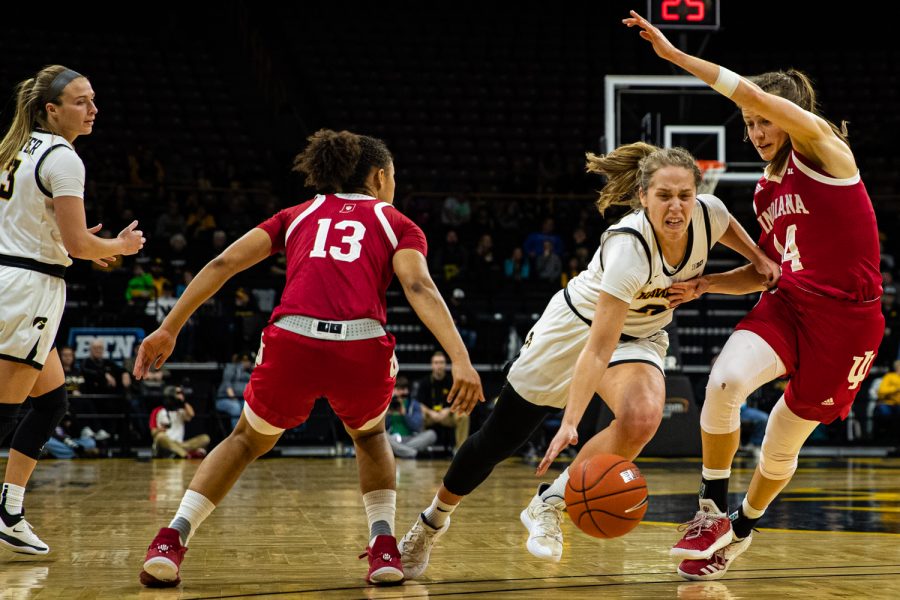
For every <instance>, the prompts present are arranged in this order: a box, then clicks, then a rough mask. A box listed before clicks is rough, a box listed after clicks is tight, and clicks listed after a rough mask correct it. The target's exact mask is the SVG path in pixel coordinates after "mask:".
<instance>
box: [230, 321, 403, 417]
mask: <svg viewBox="0 0 900 600" xmlns="http://www.w3.org/2000/svg"><path fill="white" fill-rule="evenodd" d="M394 345H395V342H394V336H392V335H391V334H390V333H388V334H387V335H385V336H383V337H379V338H371V339H366V340H353V341H335V340H321V339H315V338H310V337H305V336H302V335H299V334H297V333H294V332H292V331H287V330H285V329H281V328H280V327H276V326H274V325H269V326H268V327H266V328H265V330H264V331H263V336H262V345H261V346H260V355H261V360H260V358H259V357H258V358H257V362H258V364H257V365H256V368H254V369H253V374H252V375H251V376H250V383H249V385H247V387H246V389H245V390H244V399H245V400H246V401H247V404H249V405H250V408H251V409H252V410H253V412H254V413H256V414H257V415H258V416H259V417H261V418H262V419H263V420H265V421H266V422H267V423H269V424H270V425H272V426H274V427H280V428H282V429H290V428H292V427H296V426H297V425H300V424H301V423H303V422H305V421H306V419H307V417H309V413H310V411H311V410H312V408H313V404H314V403H315V401H316V399H317V398H322V397H324V398H326V399H327V400H328V403H329V404H330V405H331V408H332V409H334V412H335V413H336V414H337V416H338V417H340V419H341V421H342V422H343V423H344V424H345V425H347V426H348V427H351V428H353V429H359V428H360V427H361V426H362V425H364V424H365V423H367V422H368V421H370V420H372V419H374V418H376V417H378V416H379V415H381V414H382V413H384V412H385V410H387V407H388V405H389V404H390V401H391V395H392V394H393V391H394V379H395V378H394V377H392V374H391V360H392V357H393V356H394Z"/></svg>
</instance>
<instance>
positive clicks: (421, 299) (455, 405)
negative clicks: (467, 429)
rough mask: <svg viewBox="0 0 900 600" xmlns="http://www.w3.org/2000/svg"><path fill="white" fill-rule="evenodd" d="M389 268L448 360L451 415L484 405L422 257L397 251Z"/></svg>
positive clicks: (414, 252) (478, 380)
mask: <svg viewBox="0 0 900 600" xmlns="http://www.w3.org/2000/svg"><path fill="white" fill-rule="evenodd" d="M393 265H394V273H396V274H397V279H399V280H400V285H402V286H403V293H404V294H406V299H407V300H409V304H410V306H412V308H413V310H414V311H416V314H417V315H418V316H419V318H420V319H421V320H422V323H424V324H425V326H426V327H427V328H428V330H429V331H431V333H433V334H434V337H436V338H437V341H438V343H439V344H440V345H441V347H442V348H443V349H444V350H445V351H446V352H447V356H449V357H450V361H451V363H452V367H451V372H452V374H453V387H452V388H451V389H450V394H449V395H448V396H447V401H448V402H450V404H451V406H452V410H453V412H456V413H461V414H469V413H470V412H472V409H473V408H475V405H476V403H478V402H484V390H483V389H482V387H481V378H480V377H479V376H478V372H477V371H475V367H473V366H472V361H471V360H470V359H469V352H468V351H467V350H466V346H465V344H463V341H462V338H461V337H460V336H459V332H458V331H457V330H456V326H455V325H454V324H453V317H452V316H451V315H450V311H449V310H448V309H447V304H446V303H444V299H443V298H442V297H441V294H440V292H439V291H438V289H437V286H436V285H435V284H434V281H433V280H432V279H431V274H430V273H429V272H428V265H427V263H426V262H425V256H424V255H423V254H422V253H421V252H419V251H418V250H412V249H409V248H407V249H403V250H398V251H397V252H396V253H395V254H394V261H393Z"/></svg>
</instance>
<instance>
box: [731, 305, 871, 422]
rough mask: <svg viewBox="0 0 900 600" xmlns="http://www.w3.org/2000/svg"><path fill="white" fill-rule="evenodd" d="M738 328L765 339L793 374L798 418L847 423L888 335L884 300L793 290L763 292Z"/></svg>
mask: <svg viewBox="0 0 900 600" xmlns="http://www.w3.org/2000/svg"><path fill="white" fill-rule="evenodd" d="M736 329H746V330H747V331H752V332H753V333H755V334H757V335H759V336H760V337H761V338H763V339H764V340H765V341H766V342H767V343H768V344H769V345H770V346H772V348H773V349H774V350H775V352H777V353H778V356H780V357H781V360H782V361H783V362H784V366H785V368H786V369H787V374H788V375H790V376H791V380H790V382H789V383H788V386H787V389H786V390H785V393H784V399H785V402H786V403H787V405H788V407H789V408H790V409H791V410H792V411H793V412H794V413H795V414H796V415H798V416H799V417H802V418H804V419H807V420H810V421H820V422H822V423H831V422H832V421H834V420H835V419H837V418H838V417H840V418H842V419H844V418H846V417H847V414H848V413H849V412H850V405H851V404H853V399H854V398H856V394H857V393H858V392H859V390H860V389H861V387H862V382H863V381H864V380H865V378H866V375H867V374H868V373H869V368H870V367H871V366H872V362H873V361H874V360H875V356H876V355H877V353H878V346H879V345H880V344H881V338H882V337H883V336H884V316H883V315H882V314H881V303H880V302H877V301H876V302H865V303H854V302H846V301H842V300H835V299H833V298H828V297H827V296H819V295H817V294H813V293H811V292H806V291H804V290H801V289H798V288H796V287H791V288H778V289H776V290H774V291H773V292H766V293H763V295H762V297H761V298H760V300H759V302H758V303H757V304H756V306H755V307H753V310H751V311H750V312H749V313H748V314H747V316H746V317H744V319H743V320H742V321H741V322H740V323H739V324H738V326H737V327H736Z"/></svg>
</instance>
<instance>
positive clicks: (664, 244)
mask: <svg viewBox="0 0 900 600" xmlns="http://www.w3.org/2000/svg"><path fill="white" fill-rule="evenodd" d="M587 170H588V171H589V172H593V173H598V174H601V175H605V176H606V177H607V178H608V182H607V184H606V186H604V188H603V190H602V191H601V193H600V199H599V200H598V202H597V206H598V208H599V210H600V212H601V213H602V212H604V211H605V210H606V208H607V207H609V206H610V205H615V204H619V205H629V206H631V207H632V208H634V209H635V210H634V212H632V213H630V214H629V215H627V216H625V217H624V218H623V219H621V220H620V221H619V222H618V223H616V224H615V225H613V226H611V227H610V228H609V229H608V230H607V231H606V232H605V233H604V235H603V238H602V241H601V245H600V248H599V249H598V250H597V252H596V254H595V255H594V258H593V259H592V261H591V263H590V265H589V266H588V268H587V270H585V271H584V272H582V273H581V274H579V275H578V276H577V277H575V278H574V279H573V280H572V281H571V282H570V283H569V285H568V286H567V287H566V288H565V289H563V290H560V291H559V292H558V293H557V294H556V295H555V296H554V297H553V298H552V299H551V300H550V303H549V304H548V306H547V308H546V310H545V311H544V314H543V315H542V316H541V318H540V320H538V322H537V323H536V324H535V326H534V327H533V328H532V330H531V331H530V332H529V333H528V336H527V337H526V339H525V343H524V345H523V347H522V349H521V350H520V352H519V356H518V358H517V359H516V361H515V362H514V363H513V365H512V367H511V369H510V371H509V374H508V375H507V383H506V385H505V386H504V387H503V389H502V391H501V392H500V396H499V398H498V400H497V404H496V406H495V408H494V410H493V412H492V413H491V415H490V417H488V419H487V421H486V422H485V424H484V425H483V426H482V428H481V429H480V430H479V431H478V432H477V433H476V434H475V435H473V436H471V437H470V438H469V439H468V440H467V441H466V442H465V444H463V446H462V447H461V448H460V449H459V451H458V452H457V454H456V456H455V457H454V459H453V462H452V463H451V465H450V468H449V469H448V471H447V474H446V475H445V476H444V481H443V484H442V485H441V487H440V488H439V489H438V492H437V495H436V496H435V498H434V500H433V502H432V504H431V506H429V507H428V508H427V509H426V510H425V511H424V512H423V513H422V514H421V515H420V516H419V518H418V519H417V520H416V522H415V523H414V524H413V527H412V529H411V530H410V531H409V533H407V534H406V536H405V537H404V538H403V539H402V540H401V542H400V550H401V553H402V560H403V567H404V572H405V574H406V576H407V578H416V577H418V576H419V575H421V574H422V573H423V572H424V570H425V568H426V567H427V565H428V560H429V555H430V552H431V548H432V546H433V544H434V542H435V541H436V540H437V538H438V537H439V536H441V535H442V534H443V533H444V532H445V531H446V530H447V527H448V526H449V524H450V519H449V517H450V514H451V513H452V512H453V511H454V510H455V509H456V507H457V506H458V505H459V503H460V501H461V500H462V498H463V497H465V496H466V495H468V494H470V493H471V492H472V491H473V490H474V489H475V488H476V487H477V486H478V485H480V484H481V483H482V482H483V481H484V480H485V479H486V478H487V477H488V475H490V473H491V471H492V469H493V468H494V466H495V465H496V464H498V463H499V462H500V461H502V460H503V459H505V458H507V457H509V456H510V455H512V453H513V452H515V450H516V449H517V448H518V447H519V446H521V445H522V444H523V443H524V442H525V441H526V440H527V439H528V438H529V437H530V436H531V434H532V433H533V432H534V431H535V429H537V428H538V427H539V426H540V424H541V422H542V421H543V420H544V418H545V417H546V416H547V415H548V414H550V413H552V412H555V411H557V410H558V409H560V408H563V407H565V409H566V411H565V416H564V418H563V422H562V425H561V427H560V431H559V432H558V433H557V435H556V437H555V438H554V439H553V442H552V443H551V445H550V448H549V449H548V451H547V454H546V456H545V457H544V459H543V461H542V462H541V464H540V466H539V467H538V474H543V473H544V472H546V470H547V467H548V466H549V464H550V463H551V462H552V460H553V459H554V458H555V457H556V456H557V455H558V454H559V452H561V451H562V450H563V448H565V447H566V446H567V445H569V444H572V443H576V442H577V433H576V427H577V425H578V423H579V421H580V420H581V417H582V415H583V414H584V411H585V408H586V407H587V405H588V403H589V402H590V400H591V398H592V397H593V395H594V393H595V392H596V393H599V394H600V396H601V397H602V398H603V400H604V401H605V402H606V403H607V405H609V407H610V408H611V409H612V412H613V414H614V415H615V419H614V420H613V422H612V423H611V424H610V426H609V427H607V428H606V429H604V430H603V431H601V432H600V433H598V434H597V435H595V436H594V437H593V438H592V439H591V440H589V441H588V442H587V443H586V444H585V446H584V447H583V448H582V450H581V452H580V453H579V455H578V457H577V458H576V460H575V463H576V464H577V463H578V462H579V461H583V460H586V459H587V458H589V457H590V456H592V455H594V454H597V453H615V454H619V455H621V456H624V457H626V458H628V459H629V460H631V459H634V457H636V456H637V455H638V453H639V452H640V451H641V449H642V448H643V447H644V445H645V444H646V443H647V442H648V441H649V440H650V438H652V437H653V434H654V433H656V429H657V427H658V426H659V423H660V420H661V418H662V411H663V406H664V404H665V382H664V377H663V357H664V356H665V354H666V349H667V347H668V337H667V334H666V332H665V331H663V330H662V328H663V327H664V326H665V325H666V324H668V323H669V322H670V321H671V320H672V310H673V308H674V306H676V305H677V304H678V303H680V302H682V301H686V300H689V299H691V298H687V297H685V294H684V293H683V292H682V291H680V290H679V288H678V285H677V282H680V281H686V280H688V279H692V278H695V277H698V276H700V275H701V274H702V273H703V269H704V267H705V266H706V263H707V259H708V256H709V249H710V248H711V247H712V245H713V244H714V243H716V242H717V241H721V242H722V243H723V244H724V245H726V246H728V247H729V248H732V249H734V250H735V251H737V252H739V253H740V254H741V255H743V256H745V257H746V258H747V259H749V260H750V261H751V263H752V264H751V265H746V266H744V267H741V268H739V269H735V270H734V271H731V272H729V273H724V274H719V275H710V276H708V278H709V285H710V289H713V290H714V291H715V292H718V293H726V294H746V293H750V292H753V291H759V290H763V289H765V288H766V287H768V286H771V285H774V283H775V281H776V280H777V279H778V274H779V270H778V266H777V265H776V264H775V263H773V262H772V261H770V260H769V259H767V258H766V257H765V255H764V254H763V253H762V251H761V250H760V249H759V248H757V247H756V245H755V244H754V243H753V241H752V240H751V239H750V237H749V236H748V235H747V233H746V232H745V231H744V229H743V228H742V227H741V226H740V224H738V222H737V221H735V220H734V218H732V217H731V215H729V213H728V210H727V209H726V208H725V206H724V205H723V204H722V202H721V201H720V200H719V199H718V198H716V197H715V196H711V195H704V196H701V197H699V198H698V197H697V184H698V183H699V182H700V171H699V168H698V167H697V164H696V162H695V161H694V158H693V157H692V156H691V155H690V154H689V153H688V152H687V151H686V150H684V149H681V148H672V149H666V150H662V149H659V148H656V147H655V146H651V145H649V144H645V143H640V142H638V143H634V144H628V145H625V146H621V147H619V148H617V149H616V150H614V151H613V152H611V153H610V154H608V155H606V156H596V155H593V154H588V164H587ZM691 289H693V288H691ZM691 293H693V292H691ZM567 480H568V470H566V471H564V472H563V474H562V475H561V476H560V477H559V478H557V480H556V481H555V482H553V484H552V485H546V484H542V485H541V486H540V487H539V489H538V494H537V495H535V496H534V498H533V499H532V501H531V504H529V506H528V507H527V508H526V509H525V510H524V511H522V514H521V519H522V522H523V524H525V526H526V527H527V528H528V530H529V538H528V542H527V548H528V551H529V552H531V553H532V554H534V555H535V556H537V557H540V558H544V559H547V560H552V561H558V560H559V559H560V558H561V556H562V532H561V530H560V519H561V512H560V508H561V507H562V504H563V491H564V490H565V484H566V481H567Z"/></svg>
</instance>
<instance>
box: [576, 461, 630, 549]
mask: <svg viewBox="0 0 900 600" xmlns="http://www.w3.org/2000/svg"><path fill="white" fill-rule="evenodd" d="M647 501H648V498H647V481H646V480H645V479H644V476H643V475H641V472H640V470H639V469H638V468H637V467H636V466H634V463H633V462H631V461H629V460H625V459H624V458H622V457H621V456H618V455H615V454H599V455H597V456H594V457H592V458H590V459H588V460H586V461H583V462H581V463H579V464H578V465H577V466H575V467H574V468H570V469H569V483H568V484H566V509H567V510H568V512H569V517H571V518H572V522H573V523H575V525H577V526H578V528H579V529H581V530H582V531H583V532H585V533H586V534H588V535H592V536H594V537H598V538H614V537H619V536H620V535H625V534H626V533H628V532H629V531H631V530H632V529H634V528H635V527H637V524H638V523H640V522H641V519H643V518H644V513H645V512H647Z"/></svg>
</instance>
